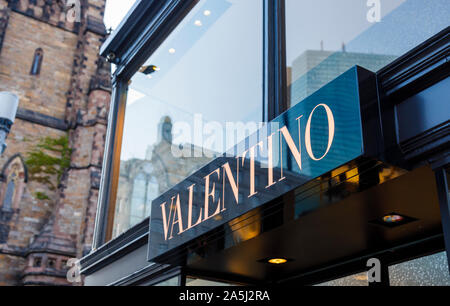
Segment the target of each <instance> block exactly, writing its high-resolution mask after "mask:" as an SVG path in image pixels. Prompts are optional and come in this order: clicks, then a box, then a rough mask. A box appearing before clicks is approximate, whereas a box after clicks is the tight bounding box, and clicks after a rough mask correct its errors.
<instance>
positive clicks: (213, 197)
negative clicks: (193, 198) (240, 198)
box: [203, 168, 220, 221]
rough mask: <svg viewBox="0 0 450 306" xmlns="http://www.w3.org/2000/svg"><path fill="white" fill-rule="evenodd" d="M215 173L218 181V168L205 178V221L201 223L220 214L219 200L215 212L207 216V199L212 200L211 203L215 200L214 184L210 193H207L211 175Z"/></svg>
mask: <svg viewBox="0 0 450 306" xmlns="http://www.w3.org/2000/svg"><path fill="white" fill-rule="evenodd" d="M215 173H216V174H217V177H218V178H219V179H220V168H217V169H216V170H214V171H213V172H211V173H210V174H209V175H207V176H205V219H204V220H203V221H206V220H208V219H210V218H212V217H214V216H217V215H218V214H219V213H220V199H219V201H218V203H217V209H216V211H215V212H214V214H212V215H211V216H209V198H212V202H213V203H214V202H215V198H216V183H213V186H212V189H211V191H209V181H210V177H211V175H213V174H215Z"/></svg>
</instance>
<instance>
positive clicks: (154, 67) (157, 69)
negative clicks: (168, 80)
mask: <svg viewBox="0 0 450 306" xmlns="http://www.w3.org/2000/svg"><path fill="white" fill-rule="evenodd" d="M153 70H155V71H160V70H161V68H159V67H156V66H153Z"/></svg>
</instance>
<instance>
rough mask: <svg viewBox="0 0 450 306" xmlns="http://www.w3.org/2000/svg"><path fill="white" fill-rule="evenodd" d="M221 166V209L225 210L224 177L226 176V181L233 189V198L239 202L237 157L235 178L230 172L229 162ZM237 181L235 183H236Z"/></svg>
mask: <svg viewBox="0 0 450 306" xmlns="http://www.w3.org/2000/svg"><path fill="white" fill-rule="evenodd" d="M222 168H223V193H222V205H223V206H224V207H223V209H222V211H225V210H226V208H225V183H226V182H225V179H226V178H228V182H229V183H230V187H231V190H233V194H234V198H235V199H236V203H238V204H239V159H238V160H237V170H236V172H237V173H236V180H235V179H234V177H233V173H232V172H231V168H230V164H229V163H226V164H225V165H223V166H222ZM236 181H237V183H236Z"/></svg>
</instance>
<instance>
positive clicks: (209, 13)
mask: <svg viewBox="0 0 450 306" xmlns="http://www.w3.org/2000/svg"><path fill="white" fill-rule="evenodd" d="M203 15H205V16H209V15H211V11H210V10H205V11H204V12H203Z"/></svg>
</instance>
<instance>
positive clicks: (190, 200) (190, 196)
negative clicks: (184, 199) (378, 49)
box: [186, 184, 203, 231]
mask: <svg viewBox="0 0 450 306" xmlns="http://www.w3.org/2000/svg"><path fill="white" fill-rule="evenodd" d="M194 186H195V184H193V185H192V186H190V187H189V188H188V189H189V208H188V209H189V210H188V227H187V229H186V231H187V230H190V229H191V228H193V227H196V226H197V225H199V224H200V223H202V215H203V211H202V209H201V208H200V214H199V217H198V220H197V222H196V223H195V224H194V225H192V205H193V202H194Z"/></svg>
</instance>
